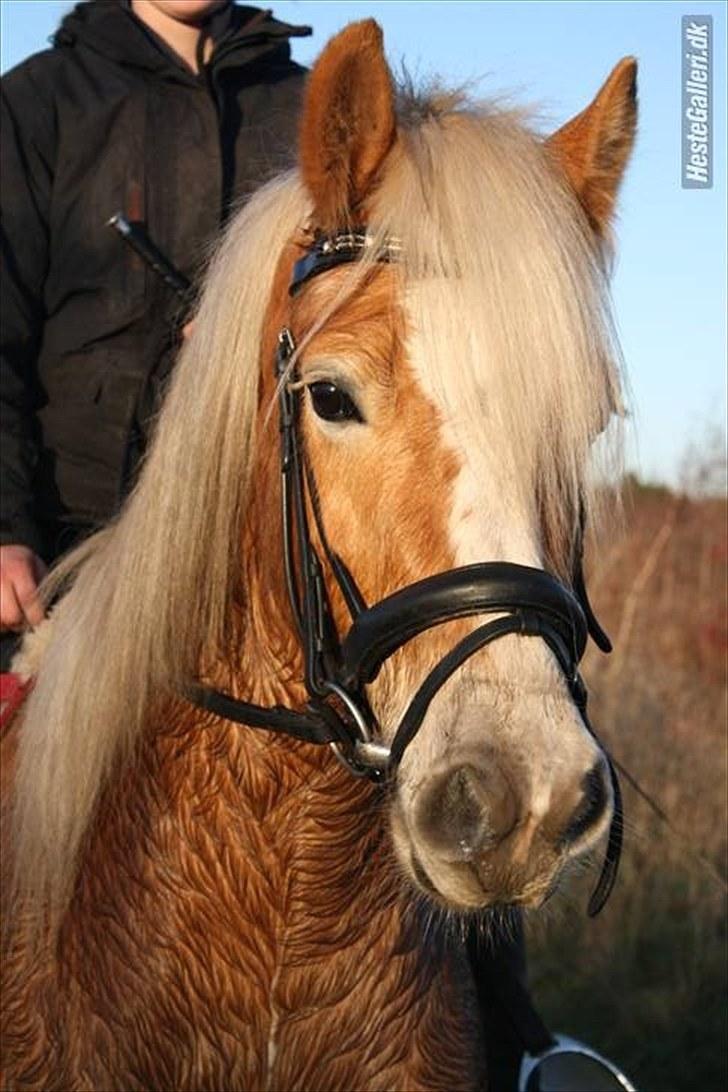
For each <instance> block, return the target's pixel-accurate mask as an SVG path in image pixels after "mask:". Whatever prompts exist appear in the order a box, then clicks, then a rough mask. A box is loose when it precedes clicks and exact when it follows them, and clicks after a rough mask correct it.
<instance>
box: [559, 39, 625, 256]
mask: <svg viewBox="0 0 728 1092" xmlns="http://www.w3.org/2000/svg"><path fill="white" fill-rule="evenodd" d="M636 127H637V61H636V60H635V58H634V57H623V58H622V60H621V61H620V62H619V64H618V65H617V66H616V67H615V68H614V69H613V70H612V72H611V73H610V75H609V77H608V79H607V81H606V83H605V84H604V86H603V87H602V88H601V90H600V91H599V92H598V94H597V96H596V98H595V99H594V101H593V102H592V103H590V104H589V106H587V108H586V110H582V112H581V113H580V114H577V116H576V117H575V118H572V119H571V121H568V122H567V123H566V125H564V126H562V128H561V129H558V130H557V132H555V133H554V134H553V136H551V137H549V139H548V140H547V141H546V147H547V148H548V149H549V150H550V151H551V152H552V153H553V155H554V156H555V158H556V160H557V162H558V163H559V164H560V166H561V167H562V169H563V170H564V172H565V173H566V176H567V178H568V179H569V182H570V183H571V185H572V188H573V189H574V191H575V192H576V195H577V197H578V198H579V200H580V201H581V204H582V206H583V208H584V211H585V212H586V214H587V216H588V218H589V222H590V223H591V225H592V227H593V228H594V230H595V231H596V233H597V234H598V235H599V236H602V237H603V236H605V235H607V233H608V229H609V223H610V220H611V217H612V212H613V209H614V202H615V198H616V196H617V190H618V189H619V184H620V182H621V181H622V175H623V174H624V168H625V166H626V165H627V160H628V159H629V154H630V152H631V151H632V145H633V143H634V137H635V130H636Z"/></svg>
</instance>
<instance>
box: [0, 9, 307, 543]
mask: <svg viewBox="0 0 728 1092" xmlns="http://www.w3.org/2000/svg"><path fill="white" fill-rule="evenodd" d="M210 30H211V35H212V38H213V41H214V50H213V53H212V58H211V60H210V62H209V64H207V65H206V66H205V68H204V70H203V71H202V73H201V74H200V75H195V74H193V73H192V71H191V70H190V69H188V68H187V67H186V66H185V65H184V64H183V62H182V61H181V60H180V59H179V58H178V57H177V56H176V55H175V54H174V53H173V52H172V51H171V50H170V49H169V48H167V46H166V45H165V44H164V43H163V42H162V41H161V40H160V39H158V38H157V37H156V36H155V35H154V34H152V33H151V32H150V31H149V29H148V28H147V27H145V25H144V24H143V23H141V22H140V21H139V20H137V18H136V17H135V16H134V15H133V14H132V12H131V9H130V7H129V5H128V4H127V3H125V2H124V0H90V2H88V3H82V4H79V5H78V6H77V7H76V9H75V10H74V11H73V12H72V13H71V14H70V15H68V16H67V17H66V18H65V19H64V20H63V22H62V24H61V26H60V29H59V30H58V32H57V34H56V36H55V38H54V44H53V48H52V49H50V50H47V51H46V52H43V53H39V54H37V55H36V56H34V57H31V58H30V59H29V60H27V61H25V62H24V63H23V64H21V65H19V66H18V67H17V68H15V69H13V70H12V71H11V72H9V73H8V74H7V75H6V76H5V77H4V78H3V80H2V313H1V322H2V386H1V395H2V449H1V464H0V465H1V477H0V486H1V489H2V524H1V537H0V541H1V542H5V543H9V542H14V543H24V544H26V545H29V546H31V547H33V548H34V549H35V550H36V551H37V552H38V553H40V554H41V555H42V556H45V557H46V558H50V557H53V556H55V555H56V554H57V553H58V552H60V550H62V549H63V548H64V547H65V546H66V545H69V544H70V542H71V541H72V539H73V538H74V537H75V536H76V534H77V533H78V531H79V529H82V528H84V529H85V528H87V527H89V526H93V525H96V524H99V523H101V522H103V521H105V520H106V519H108V518H109V517H110V516H111V515H112V514H113V513H114V511H115V510H116V508H117V507H118V504H119V501H120V499H121V497H122V496H123V494H124V492H125V489H126V488H127V486H128V481H129V476H130V473H131V471H132V466H133V463H134V461H135V459H136V457H137V456H138V453H139V450H140V449H141V448H142V447H143V443H144V434H145V431H146V422H147V420H148V418H149V412H150V408H151V407H153V406H154V405H155V403H156V397H155V395H156V392H157V391H158V389H159V387H160V386H161V384H162V383H163V381H164V378H165V372H166V371H167V370H168V367H169V361H170V359H171V358H172V357H173V347H174V341H175V338H176V337H177V336H178V329H179V320H180V318H181V316H180V314H179V301H178V300H177V299H176V298H175V296H174V295H173V293H172V292H171V291H170V289H168V288H167V287H166V286H165V285H164V283H163V282H161V281H160V280H159V279H158V278H157V277H156V275H155V274H154V273H153V272H151V271H149V270H148V269H147V268H146V267H145V266H144V265H143V264H142V262H141V261H140V260H139V259H138V258H137V257H136V256H135V255H134V254H133V252H131V251H130V250H129V249H128V248H127V247H126V246H125V244H124V243H123V242H122V241H121V239H120V238H119V236H118V235H117V234H116V233H115V232H114V231H113V230H111V229H110V228H109V227H108V226H107V221H108V220H109V218H110V217H111V216H112V215H113V214H114V213H115V212H117V211H120V210H121V211H124V212H125V213H126V215H127V217H128V218H129V219H134V220H143V221H145V222H146V226H147V229H148V231H149V234H150V235H151V237H152V238H153V240H154V241H155V242H156V243H157V244H158V246H159V247H160V248H161V249H162V250H163V251H164V252H165V253H166V254H167V256H168V257H169V258H170V259H171V260H172V261H173V262H174V263H175V264H176V265H177V266H178V267H179V268H180V269H181V270H182V271H183V272H185V273H186V274H187V275H188V276H189V277H190V278H192V279H193V280H195V279H197V277H198V276H199V273H200V270H201V268H202V265H203V263H204V260H205V256H206V249H209V244H210V242H211V241H212V239H213V238H214V236H215V235H216V233H217V232H218V231H219V228H220V226H221V223H222V222H223V221H224V219H225V217H226V216H227V214H228V213H229V211H230V209H231V208H234V207H235V205H236V204H237V203H239V201H240V200H242V199H243V198H244V197H245V196H246V195H247V194H249V193H250V191H251V190H252V189H254V188H255V187H256V186H257V185H258V184H260V183H261V182H262V181H263V180H265V179H266V178H268V177H269V176H270V175H271V174H273V173H275V172H276V171H277V170H279V169H280V168H281V167H282V166H284V165H287V164H288V163H289V162H290V161H291V158H292V153H293V151H294V149H295V131H296V118H297V113H298V106H299V99H300V94H301V90H302V85H303V79H304V70H303V69H302V68H301V67H300V66H298V65H296V64H294V63H293V62H292V61H291V59H290V48H289V44H288V39H289V37H291V36H292V35H297V34H302V33H308V31H307V29H306V28H293V27H289V26H286V25H285V24H282V23H279V22H277V21H276V20H275V19H273V18H272V17H271V16H270V13H269V12H264V11H259V10H257V9H255V8H250V7H240V6H235V5H232V6H230V7H228V8H226V9H224V10H223V11H222V12H219V13H218V14H216V15H215V16H214V17H213V20H212V22H211V27H210Z"/></svg>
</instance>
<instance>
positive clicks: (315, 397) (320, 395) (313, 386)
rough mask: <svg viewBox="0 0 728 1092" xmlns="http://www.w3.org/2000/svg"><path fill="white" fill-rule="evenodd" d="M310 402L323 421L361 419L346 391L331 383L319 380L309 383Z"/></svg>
mask: <svg viewBox="0 0 728 1092" xmlns="http://www.w3.org/2000/svg"><path fill="white" fill-rule="evenodd" d="M308 389H309V391H310V393H311V404H312V406H313V408H314V411H315V412H316V413H317V414H318V416H319V417H323V419H324V421H362V420H363V417H362V415H361V414H360V413H359V410H358V409H357V407H356V405H355V403H354V402H353V401H352V400H351V398H350V397H349V395H348V394H347V393H346V391H342V390H341V389H340V388H339V387H337V386H335V385H334V384H333V383H327V382H324V381H320V382H318V383H310V384H309V388H308Z"/></svg>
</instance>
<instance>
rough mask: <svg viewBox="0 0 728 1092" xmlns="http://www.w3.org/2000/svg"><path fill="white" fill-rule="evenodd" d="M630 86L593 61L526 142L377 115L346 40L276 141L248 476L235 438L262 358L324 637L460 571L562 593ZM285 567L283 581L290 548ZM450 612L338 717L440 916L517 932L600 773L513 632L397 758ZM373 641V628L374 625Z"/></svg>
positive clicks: (603, 414)
mask: <svg viewBox="0 0 728 1092" xmlns="http://www.w3.org/2000/svg"><path fill="white" fill-rule="evenodd" d="M634 76H635V65H634V63H633V62H632V61H631V60H625V61H623V62H621V64H620V65H618V66H617V68H616V69H615V70H614V72H613V73H612V75H611V76H610V77H609V79H608V81H607V82H606V84H605V85H604V87H603V88H602V90H601V91H600V92H599V94H598V95H597V98H596V99H595V100H594V102H593V103H592V104H591V106H590V107H588V109H587V110H585V111H584V112H583V114H581V115H579V117H578V118H576V119H575V120H574V121H572V122H571V123H569V124H568V125H567V126H565V127H564V128H563V129H561V130H559V132H557V133H556V134H554V135H553V136H552V137H551V138H550V139H549V140H547V141H541V140H539V139H537V138H535V137H534V136H533V135H532V134H530V133H529V132H528V131H527V130H525V129H524V128H523V126H522V125H521V124H520V122H519V120H518V119H517V118H515V117H514V116H510V115H507V114H494V113H489V112H487V111H485V112H482V113H481V112H479V111H477V110H475V109H473V108H470V107H468V106H466V105H465V104H463V103H461V102H459V101H458V99H457V98H456V97H452V96H450V97H447V96H444V97H442V98H440V99H438V98H436V97H435V98H431V99H429V100H427V101H426V102H424V101H417V100H412V99H411V100H409V101H407V100H406V98H404V97H402V98H401V99H400V100H399V101H398V100H397V96H396V94H395V91H394V87H393V81H392V77H391V75H390V72H389V69H388V67H387V64H386V61H385V58H384V55H383V50H382V40H381V33H380V31H379V29H378V27H377V26H376V24H375V23H373V22H372V21H367V22H363V23H360V24H356V25H353V26H351V27H349V28H347V29H346V30H345V31H344V32H342V33H341V34H340V35H339V36H338V37H337V38H335V39H334V40H333V41H332V42H331V43H330V44H329V45H328V46H327V48H326V49H325V51H324V53H323V54H322V56H321V58H320V59H319V61H318V63H317V65H316V67H315V69H314V71H313V73H312V75H311V78H310V81H309V85H308V91H307V97H306V103H305V107H304V112H303V118H302V122H301V133H300V150H299V160H300V176H301V179H302V182H303V186H304V189H305V193H306V195H307V197H308V199H309V202H310V205H309V213H308V216H307V217H306V220H305V223H303V224H302V225H301V226H300V227H299V228H298V230H297V231H296V232H295V233H294V236H293V238H292V239H291V240H290V241H289V243H288V245H287V246H286V247H284V250H283V253H282V255H281V257H280V259H279V262H278V265H277V269H276V272H275V277H274V289H273V292H272V296H271V302H270V304H269V307H268V314H267V318H266V322H265V327H264V334H263V346H264V348H263V355H262V364H261V367H262V369H263V376H264V381H263V383H262V387H261V399H260V409H259V440H258V443H259V446H260V447H261V449H262V450H263V451H264V452H265V455H264V460H265V461H267V466H268V468H269V471H270V466H271V459H270V453H269V451H268V449H267V448H266V444H265V443H263V442H262V441H261V439H260V437H263V436H265V435H266V433H267V434H268V435H269V436H270V432H271V405H272V404H273V403H274V400H275V397H276V390H275V387H274V377H273V372H272V370H271V367H270V362H271V361H272V359H273V357H274V355H275V346H276V338H278V339H280V337H281V336H282V335H281V332H283V334H284V335H285V337H287V338H288V339H289V345H290V348H289V352H288V353H287V354H286V357H285V360H284V365H285V367H284V368H279V375H278V379H279V382H280V384H282V387H283V388H284V389H287V391H288V396H289V398H291V399H294V400H295V413H296V414H297V417H298V424H297V432H296V436H295V440H294V445H293V446H294V448H295V453H296V455H297V457H298V458H300V460H301V461H302V462H303V463H305V468H304V469H303V470H301V471H300V475H301V480H302V481H303V479H304V478H305V483H304V485H303V486H302V487H301V492H302V493H305V494H306V495H307V498H301V497H299V502H300V503H301V505H302V506H304V507H305V506H306V505H307V506H308V508H307V515H306V516H305V517H304V518H305V520H306V526H307V528H308V526H309V525H310V526H311V527H312V528H313V530H312V531H311V538H312V542H313V546H312V549H313V551H314V552H315V553H316V558H317V565H318V558H328V562H326V561H324V563H323V565H322V566H321V569H322V572H323V573H324V575H323V579H324V580H325V581H326V582H327V599H326V607H327V610H328V609H329V608H330V612H331V615H332V618H333V621H334V623H335V631H336V633H337V634H338V635H342V634H345V633H346V632H347V630H349V628H350V626H351V618H350V614H352V613H353V614H354V618H355V623H354V629H355V630H357V632H358V630H361V629H364V628H366V627H365V624H364V622H363V620H357V618H356V616H357V613H358V611H359V610H360V609H361V608H362V607H365V606H366V604H381V603H382V601H388V597H392V596H393V595H395V593H397V592H399V591H401V590H402V589H410V588H412V587H413V586H414V587H415V588H416V589H424V590H422V591H420V593H419V594H420V596H421V597H422V596H425V595H426V594H429V591H430V590H431V589H432V587H433V585H432V583H431V581H432V578H433V577H435V576H436V574H447V573H452V572H454V571H455V572H458V573H459V572H461V571H462V572H465V570H466V567H468V566H473V567H475V568H473V569H468V570H467V573H468V574H469V575H472V573H473V572H476V571H477V572H480V570H478V569H477V567H478V566H482V563H483V562H489V561H498V562H505V563H506V566H505V569H506V570H507V575H509V576H510V575H512V574H513V573H514V572H515V573H516V576H517V575H518V572H517V570H516V568H515V567H516V566H521V567H523V572H524V573H533V571H534V570H535V571H537V572H541V573H542V571H543V570H544V569H548V570H549V571H550V573H551V574H553V575H554V576H556V577H558V578H559V580H560V581H561V583H562V585H564V584H569V582H570V581H571V580H572V578H573V575H574V572H575V563H576V562H578V561H580V558H579V557H577V556H576V555H577V554H578V553H579V551H580V537H581V531H582V528H581V526H580V519H581V518H582V514H583V510H584V505H585V497H586V496H587V494H588V493H589V491H590V489H591V486H590V484H589V481H588V462H589V453H590V448H591V445H592V442H593V440H594V438H595V437H596V436H597V435H598V434H599V433H600V432H601V431H602V430H603V428H604V426H605V423H606V421H607V420H608V418H609V416H610V414H611V413H612V412H613V411H614V410H615V408H617V398H618V396H617V393H616V378H615V370H614V365H613V359H614V351H613V346H612V345H611V343H610V330H609V320H608V313H607V310H606V306H605V300H604V241H605V239H606V237H607V235H608V226H609V217H610V213H611V208H612V203H613V198H614V194H615V192H616V188H617V186H618V183H619V180H620V178H621V173H622V169H623V167H624V164H625V161H626V158H627V156H628V153H629V150H630V147H631V143H632V137H633V132H634V117H635V100H634ZM266 370H267V371H268V375H266ZM279 392H280V391H279ZM292 404H293V403H291V405H292ZM286 412H288V411H286V410H285V406H284V409H283V413H284V416H285V413H286ZM268 446H269V441H268ZM263 472H264V471H262V470H260V469H259V471H258V473H259V474H260V473H263ZM284 477H285V475H284ZM271 489H275V485H274V483H273V482H271ZM269 491H270V490H268V489H266V490H265V492H266V494H268V492H269ZM266 512H267V514H266V515H264V516H263V517H262V521H263V522H268V523H269V521H270V514H269V512H268V511H267V509H266ZM259 519H261V517H260V516H259ZM284 521H285V516H284ZM261 529H262V528H261V526H260V525H259V526H258V527H257V530H256V533H255V535H254V536H253V541H255V540H257V541H260V534H261ZM299 530H300V529H299ZM289 532H290V528H289ZM306 534H308V530H306ZM294 537H295V536H294ZM296 545H298V546H299V547H300V546H301V543H300V540H299V542H298V543H297V544H296ZM303 549H304V550H305V551H307V550H308V546H307V545H306V543H304V546H303ZM293 552H294V548H293V547H291V557H290V558H289V566H292V567H295V564H296V562H295V560H292V556H293ZM264 564H265V565H267V566H273V567H274V568H275V566H278V568H280V564H281V562H280V558H273V557H270V556H268V557H267V558H266V561H265V563H264ZM298 564H299V565H300V566H301V568H302V569H303V570H306V568H307V566H308V561H307V559H306V558H304V559H303V561H302V559H301V557H300V549H299V557H298ZM342 574H343V578H342ZM491 574H492V570H491V569H488V570H487V574H486V576H489V575H491ZM289 575H290V574H289ZM299 575H300V574H299ZM300 579H301V581H302V582H303V583H304V584H305V583H306V581H307V575H306V572H305V571H304V572H303V575H302V576H301V577H300ZM275 582H276V578H275V572H274V571H273V569H271V570H270V571H269V583H270V584H275ZM422 582H424V583H422ZM413 594H414V593H413ZM529 594H531V595H533V596H535V597H536V598H537V597H538V592H537V591H533V589H532V588H530V587H529ZM297 596H298V593H296V592H294V593H293V614H294V615H298V624H299V627H300V626H301V617H300V616H301V614H302V613H305V604H304V605H302V606H300V608H299V606H298V605H297ZM303 598H304V599H305V596H304V597H303ZM352 598H353V599H354V600H355V602H354V604H353V606H352V602H351V600H352ZM486 599H487V596H486ZM391 602H392V603H395V604H398V605H401V607H402V609H405V602H404V601H401V604H400V600H396V599H395V600H392V601H391ZM428 602H429V600H428ZM496 605H497V603H496ZM409 606H410V610H414V611H415V612H416V609H417V603H415V606H414V608H413V607H412V605H411V604H410V605H409ZM490 609H491V613H492V612H493V606H492V603H491V604H490ZM576 609H577V611H578V607H577V608H576ZM282 612H283V614H284V615H287V616H288V619H289V624H291V623H292V618H291V617H290V614H291V612H290V610H288V608H287V607H285V606H284V607H283V608H282ZM380 613H382V612H381V611H380ZM460 613H463V612H461V611H459V610H458V609H457V604H456V605H455V606H454V607H453V608H452V609H451V611H450V613H449V615H448V612H447V610H446V611H445V612H444V617H438V619H437V621H438V622H439V624H438V625H437V626H436V627H434V626H432V627H428V628H427V629H426V630H425V628H424V627H422V630H420V629H418V627H417V625H416V624H415V625H414V627H413V628H412V632H411V633H410V634H409V635H408V639H406V640H402V641H393V642H392V648H391V650H390V652H389V653H388V654H387V657H386V659H385V657H384V656H382V657H381V659H378V660H377V662H376V664H375V669H374V670H371V671H370V672H369V673H368V676H367V677H366V678H365V679H364V680H363V681H364V682H367V683H368V684H369V685H368V686H367V688H366V695H365V698H364V703H365V705H366V710H365V712H364V713H363V714H362V717H363V718H365V717H366V715H367V714H369V715H370V716H371V721H372V723H373V724H374V725H375V732H376V734H377V737H378V739H379V741H380V743H381V744H383V745H385V753H386V745H390V746H392V744H393V741H394V748H395V750H397V751H398V754H397V760H398V764H397V770H396V777H393V778H390V780H391V782H392V791H391V793H390V797H389V800H390V814H391V830H392V835H393V838H394V844H395V847H396V850H397V856H398V859H399V862H400V864H401V867H402V869H403V870H404V872H405V873H406V874H407V876H408V877H409V878H410V880H411V881H412V883H413V884H414V885H415V887H417V888H419V889H421V890H423V891H424V892H426V893H427V894H428V895H429V896H431V897H434V898H435V899H436V900H437V901H438V902H440V903H444V904H445V905H446V906H448V907H451V908H453V907H454V908H482V907H486V906H493V905H498V904H514V903H516V904H524V905H528V906H533V905H539V904H540V903H541V902H542V901H543V900H544V898H545V897H546V896H547V895H548V894H549V893H550V891H551V890H552V888H553V886H554V884H555V882H556V879H557V877H558V876H559V874H560V873H561V871H562V869H563V868H564V866H565V865H566V864H567V863H568V862H569V861H570V860H572V859H573V858H575V857H576V856H578V855H579V854H581V853H583V852H584V851H585V850H587V849H589V848H590V847H592V846H594V844H595V843H596V842H597V841H598V839H599V838H600V837H601V836H602V835H603V834H604V833H605V831H606V830H607V828H608V827H609V824H610V818H611V816H612V809H613V780H612V779H611V778H610V769H609V765H608V762H607V760H606V758H605V755H604V753H603V751H602V749H601V747H600V745H599V744H598V742H597V741H596V739H595V737H594V735H593V733H592V731H591V729H590V727H589V725H588V722H587V721H586V720H585V717H584V715H583V710H582V709H581V708H580V707H579V703H577V702H575V700H574V687H573V685H572V686H570V685H569V683H570V682H573V678H572V674H573V672H574V671H575V663H574V662H573V658H572V659H571V660H570V659H569V656H568V655H567V657H566V659H567V660H569V662H568V664H567V665H566V666H565V665H564V663H563V662H562V663H559V655H558V651H559V649H558V647H557V648H556V649H555V648H554V645H557V646H558V640H557V639H554V640H553V641H549V640H543V639H541V638H542V636H543V627H542V626H541V625H540V624H539V623H537V624H536V626H535V631H534V632H531V631H529V630H528V624H527V623H526V622H524V621H523V613H522V612H521V613H520V614H519V615H518V618H519V623H518V625H515V624H514V625H511V626H510V628H507V632H505V633H504V634H503V635H502V639H500V640H498V641H497V642H494V643H490V639H489V640H488V643H487V646H486V647H483V648H482V649H480V650H479V651H477V652H474V653H473V654H472V655H469V656H468V657H467V658H465V657H463V660H462V662H458V664H457V670H454V669H453V670H451V671H450V673H449V675H447V676H446V677H445V678H444V679H443V680H442V683H441V685H439V687H436V688H433V690H432V693H431V694H429V695H428V699H427V704H426V709H425V710H424V711H423V712H422V715H421V717H420V718H419V720H418V723H417V728H416V735H415V733H414V732H410V733H409V735H408V739H407V745H406V747H399V738H400V737H399V736H398V734H397V732H398V726H401V724H402V721H403V717H404V716H405V713H406V711H407V710H408V709H410V708H411V702H412V696H413V694H415V693H416V692H417V691H418V687H420V686H421V684H422V680H423V679H428V678H430V677H433V676H435V675H436V674H437V671H438V665H441V664H442V663H443V662H445V661H446V658H447V657H448V655H449V654H451V653H452V650H453V648H454V647H456V646H458V645H459V643H460V642H464V641H465V642H466V641H467V638H468V634H472V633H474V631H475V630H476V629H477V627H478V626H479V625H481V624H482V622H483V618H482V617H479V618H477V617H472V616H471V617H468V618H462V617H459V614H460ZM470 613H471V615H475V614H477V613H478V612H477V610H476V609H474V610H472V611H471V612H470ZM369 614H371V612H369ZM497 617H499V615H498V614H496V618H497ZM386 620H388V621H389V622H390V623H391V624H392V625H393V626H394V627H395V628H396V627H397V625H398V618H397V615H396V610H395V608H394V606H393V607H392V609H391V611H390V614H389V615H387V616H386ZM385 624H386V621H385ZM408 624H410V623H408ZM519 626H520V630H519ZM291 628H293V627H292V626H291ZM304 628H305V623H304ZM381 628H382V624H381V619H380V621H379V629H380V631H381ZM404 628H407V627H406V626H405V627H404ZM546 628H548V627H546ZM524 633H527V634H528V635H527V636H524ZM320 636H321V637H323V636H325V635H323V634H322V635H320ZM409 638H411V639H409ZM380 639H381V633H380ZM565 640H566V643H567V644H568V643H570V642H571V643H574V642H576V643H578V638H577V637H575V636H574V634H573V632H569V633H567V635H566V638H565ZM354 643H356V641H354ZM476 643H477V642H476ZM351 644H352V641H351V640H349V642H348V643H347V642H344V643H343V650H344V659H346V652H347V649H348V648H349V646H350V645H351ZM484 644H485V642H484ZM390 653H391V654H390ZM580 654H581V652H579V653H578V655H577V656H576V659H577V660H578V657H579V655H580ZM562 659H563V657H562ZM346 666H347V665H346V663H345V664H344V665H343V669H344V673H345V668H346ZM341 672H342V665H341V664H339V665H338V677H340V676H341ZM355 676H356V672H352V678H353V679H354V681H355V682H356V683H357V684H359V683H361V682H362V679H361V678H356V677H355ZM336 677H337V675H336V673H335V672H334V673H332V674H331V675H330V678H331V679H334V678H336ZM319 681H320V680H319ZM308 683H309V692H311V683H312V680H311V678H308ZM315 683H316V680H313V690H314V691H315V692H317V693H318V692H320V691H317V688H316V685H315ZM330 689H331V690H334V691H335V692H336V693H337V694H339V695H341V693H342V692H341V689H340V688H339V687H331V688H330ZM343 696H344V697H346V694H344V695H343ZM355 711H356V710H355ZM410 719H411V714H410ZM390 772H391V771H390Z"/></svg>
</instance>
